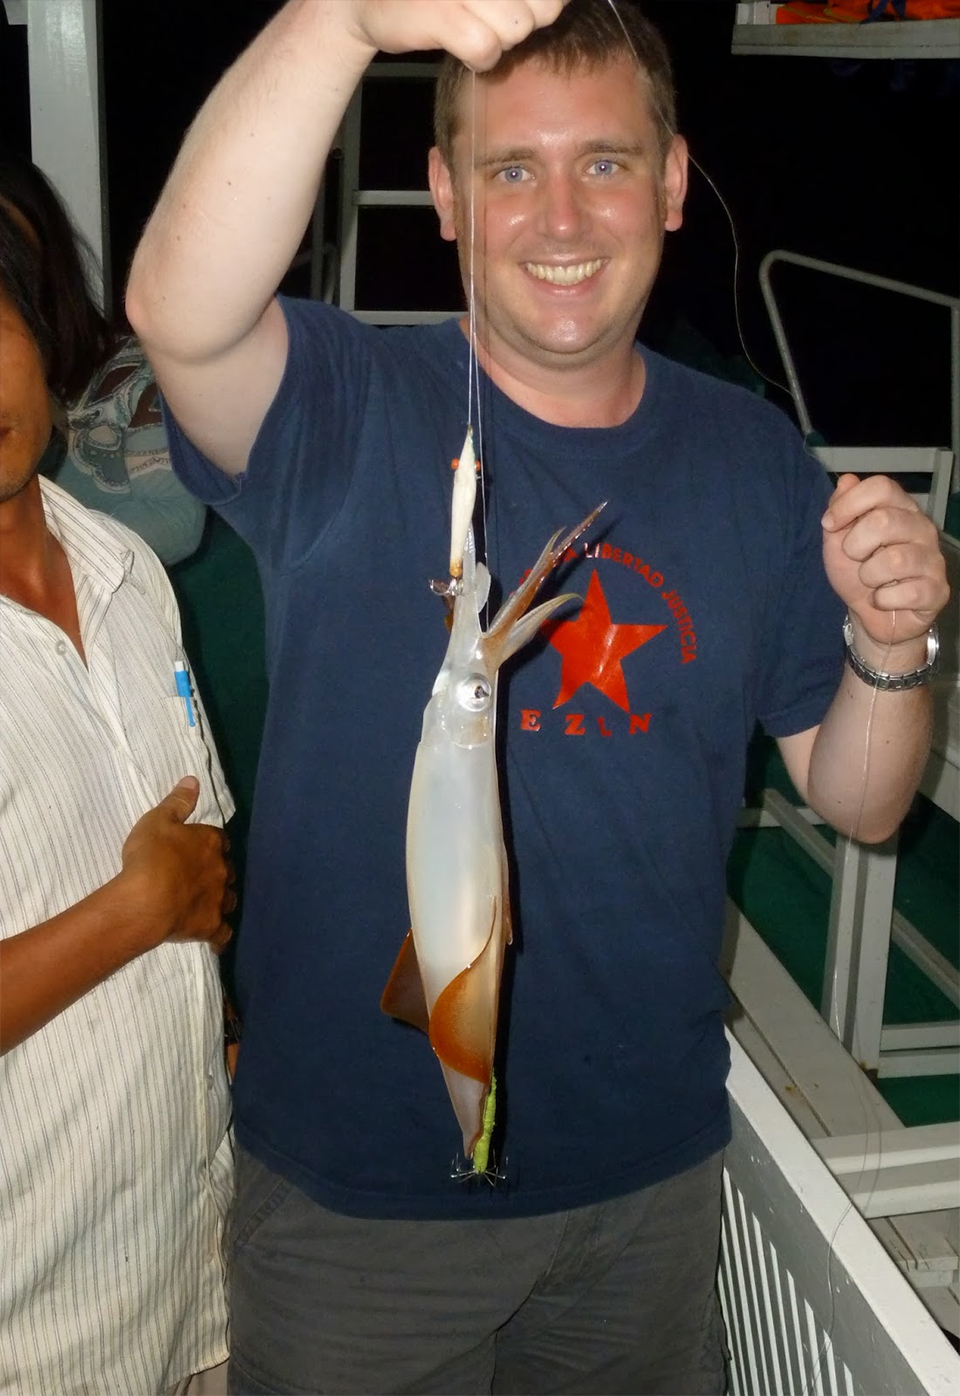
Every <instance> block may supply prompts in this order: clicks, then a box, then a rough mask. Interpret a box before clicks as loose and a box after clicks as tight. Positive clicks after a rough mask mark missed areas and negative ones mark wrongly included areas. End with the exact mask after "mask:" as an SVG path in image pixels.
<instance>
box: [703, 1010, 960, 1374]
mask: <svg viewBox="0 0 960 1396" xmlns="http://www.w3.org/2000/svg"><path fill="white" fill-rule="evenodd" d="M728 1036H729V1035H728ZM729 1040H730V1048H731V1054H732V1061H731V1071H730V1081H729V1090H730V1099H731V1108H732V1112H733V1139H732V1142H731V1144H730V1146H729V1148H728V1150H727V1155H726V1160H725V1170H724V1213H723V1232H722V1244H721V1258H720V1272H719V1289H720V1300H721V1306H722V1308H723V1314H724V1319H725V1322H726V1326H727V1336H728V1344H729V1349H730V1391H731V1393H732V1396H780V1393H785V1396H786V1394H787V1393H789V1396H814V1393H817V1394H818V1396H821V1394H822V1396H834V1394H836V1396H960V1359H958V1357H957V1354H956V1353H955V1352H954V1350H953V1348H952V1347H951V1345H950V1344H949V1343H948V1342H947V1340H946V1338H945V1337H944V1335H943V1333H942V1332H941V1331H940V1329H939V1327H938V1326H937V1324H936V1323H935V1322H934V1320H933V1319H932V1318H931V1316H930V1314H929V1313H928V1312H927V1310H926V1309H925V1308H924V1306H923V1304H921V1302H920V1300H919V1299H918V1298H917V1296H916V1295H915V1294H914V1292H913V1290H912V1289H911V1287H910V1285H909V1284H908V1283H907V1281H906V1280H905V1279H904V1278H903V1276H902V1275H901V1274H900V1272H899V1270H898V1268H897V1266H896V1264H895V1263H894V1261H893V1260H892V1259H891V1258H890V1257H889V1256H888V1255H887V1253H886V1251H885V1250H884V1249H883V1247H882V1246H881V1244H880V1242H879V1241H878V1240H877V1238H876V1237H875V1236H874V1234H873V1232H872V1231H871V1229H870V1227H869V1226H868V1224H867V1223H866V1222H865V1221H864V1220H863V1218H862V1217H861V1216H860V1214H859V1212H858V1211H857V1209H856V1207H855V1205H854V1203H853V1202H852V1201H851V1200H850V1198H849V1197H848V1196H847V1195H846V1193H845V1192H844V1191H843V1189H842V1188H841V1187H840V1185H839V1183H838V1182H837V1181H836V1179H835V1178H834V1177H833V1176H832V1174H831V1172H830V1170H829V1168H828V1167H827V1165H826V1164H825V1163H824V1162H823V1160H822V1159H821V1158H820V1157H819V1155H818V1154H817V1153H816V1151H815V1150H814V1148H813V1147H812V1146H811V1145H810V1144H809V1143H808V1141H807V1140H806V1139H805V1138H804V1136H803V1134H802V1133H801V1131H800V1130H799V1128H798V1127H797V1126H796V1125H795V1124H794V1122H793V1120H792V1119H791V1118H790V1116H789V1114H788V1113H787V1111H786V1109H785V1108H784V1106H783V1105H781V1103H780V1101H779V1100H778V1099H777V1097H776V1095H775V1093H774V1092H773V1090H772V1089H771V1088H770V1087H769V1086H768V1085H767V1083H766V1082H765V1081H764V1079H763V1077H762V1076H761V1075H760V1073H759V1072H758V1071H757V1069H756V1067H755V1066H754V1065H753V1063H752V1062H751V1061H750V1059H749V1057H748V1056H747V1055H746V1053H745V1051H744V1050H743V1048H742V1047H741V1046H740V1045H739V1044H738V1043H737V1042H736V1040H735V1039H733V1038H732V1037H731V1038H730V1039H729ZM869 1162H870V1160H869V1159H867V1160H866V1165H867V1166H869Z"/></svg>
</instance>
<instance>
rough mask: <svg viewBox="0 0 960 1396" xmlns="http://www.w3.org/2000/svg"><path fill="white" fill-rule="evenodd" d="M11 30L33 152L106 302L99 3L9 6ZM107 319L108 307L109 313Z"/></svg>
mask: <svg viewBox="0 0 960 1396" xmlns="http://www.w3.org/2000/svg"><path fill="white" fill-rule="evenodd" d="M6 11H7V19H8V20H9V22H10V23H11V24H26V26H27V62H28V72H29V83H30V131H31V154H32V157H33V161H34V164H36V165H38V166H39V167H40V169H41V170H43V172H44V173H45V174H46V175H48V176H49V178H50V179H51V181H52V182H53V184H54V186H55V187H56V190H57V192H58V194H59V195H60V197H61V198H62V199H63V201H64V203H65V204H66V206H67V208H68V209H69V210H70V216H71V218H72V219H73V221H74V222H75V223H76V224H77V226H78V228H79V229H80V231H81V232H82V233H83V235H84V237H85V238H86V240H87V242H88V243H89V245H90V249H91V251H92V252H93V254H94V257H95V258H96V265H95V266H92V267H90V268H89V272H90V285H91V290H92V291H93V293H94V295H95V296H97V297H98V298H99V299H100V300H101V302H102V300H103V279H102V269H103V267H104V265H105V264H106V260H107V259H108V258H109V255H110V247H109V240H108V231H107V227H108V224H107V211H106V180H105V176H104V170H105V159H104V156H103V147H102V143H101V126H102V112H101V100H100V76H99V75H100V12H99V3H98V0H6ZM105 308H106V309H107V311H108V313H109V307H105Z"/></svg>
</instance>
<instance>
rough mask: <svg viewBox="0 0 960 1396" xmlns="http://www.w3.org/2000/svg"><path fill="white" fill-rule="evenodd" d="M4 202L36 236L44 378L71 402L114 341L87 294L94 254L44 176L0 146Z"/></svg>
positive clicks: (0, 201)
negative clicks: (87, 262)
mask: <svg viewBox="0 0 960 1396" xmlns="http://www.w3.org/2000/svg"><path fill="white" fill-rule="evenodd" d="M4 201H5V202H6V203H7V204H8V205H9V209H12V210H13V211H14V213H19V214H20V215H21V216H22V217H23V218H24V219H26V221H27V223H28V224H29V226H30V228H31V230H32V231H33V233H34V234H35V236H36V241H37V247H36V249H35V252H36V257H37V261H38V269H39V276H40V293H39V295H40V300H39V306H38V309H39V312H40V318H41V320H42V322H43V323H44V325H45V326H46V327H47V338H48V345H49V348H48V352H47V353H45V354H44V361H45V363H46V364H47V381H48V383H49V385H50V388H51V390H52V391H53V392H54V393H55V394H56V395H57V397H59V398H60V399H61V400H62V401H63V402H64V403H70V402H72V401H74V399H75V398H78V397H79V396H80V394H81V393H82V392H83V390H84V389H85V388H86V386H87V384H88V383H89V381H90V379H91V378H92V377H93V374H94V373H95V372H96V370H97V369H98V368H99V367H100V366H101V365H102V364H103V363H105V362H106V360H107V359H108V358H109V357H110V355H111V353H112V352H113V349H114V346H115V343H116V336H115V335H114V333H113V331H112V329H111V327H110V325H109V324H108V322H107V320H106V318H105V317H104V316H103V314H102V313H101V311H100V310H99V308H98V307H97V305H96V303H95V301H94V299H93V297H92V296H91V294H90V287H89V284H88V281H87V274H86V271H85V268H84V257H87V258H89V259H90V261H91V262H92V261H93V254H92V253H91V252H90V249H89V247H88V246H87V243H86V241H85V239H84V238H83V236H82V235H81V234H80V233H79V232H78V231H77V229H76V228H75V227H74V226H73V224H72V223H71V221H70V217H69V215H68V214H67V211H66V209H65V208H64V206H63V204H62V203H61V201H60V199H59V197H58V196H57V194H56V192H55V190H54V188H53V186H52V185H51V183H50V181H49V180H48V179H47V177H46V176H45V175H44V174H43V173H42V172H41V171H40V170H38V169H37V167H36V165H33V164H31V163H30V161H29V160H24V159H23V158H22V157H21V156H19V155H17V154H15V153H14V152H13V151H9V150H0V207H2V205H3V202H4ZM7 211H8V212H9V210H7ZM13 221H14V222H15V221H16V220H15V219H14V220H13ZM11 294H12V293H11ZM24 319H27V316H24ZM27 322H28V324H29V320H27Z"/></svg>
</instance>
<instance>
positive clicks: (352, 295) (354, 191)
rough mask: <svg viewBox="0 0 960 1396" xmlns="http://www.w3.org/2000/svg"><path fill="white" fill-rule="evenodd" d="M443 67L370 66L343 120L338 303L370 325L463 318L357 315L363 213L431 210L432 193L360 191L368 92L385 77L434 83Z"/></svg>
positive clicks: (422, 313)
mask: <svg viewBox="0 0 960 1396" xmlns="http://www.w3.org/2000/svg"><path fill="white" fill-rule="evenodd" d="M439 66H440V64H439V62H433V63H430V62H428V63H389V62H382V63H371V65H370V67H369V68H368V69H367V71H366V72H365V73H364V75H363V82H361V83H360V85H359V86H358V87H357V90H356V91H355V92H354V94H353V97H352V98H351V99H350V105H349V106H348V107H347V111H346V114H345V115H344V118H343V126H342V136H343V142H342V144H343V163H342V167H341V186H340V249H341V251H340V272H339V288H338V298H337V304H338V305H339V306H340V307H341V308H342V309H344V310H349V311H350V312H351V314H353V315H354V316H355V317H356V318H357V319H358V320H363V321H365V322H366V323H367V324H371V325H429V324H436V323H437V322H439V321H441V320H449V319H450V318H451V317H452V316H454V315H459V314H462V311H458V310H357V308H356V288H357V231H358V230H357V222H358V213H359V210H360V209H361V208H390V207H392V208H418V207H430V206H432V203H433V200H432V198H431V196H430V191H429V189H361V188H360V138H361V128H362V123H363V90H364V87H365V85H366V83H368V82H371V81H376V80H377V79H381V78H421V79H422V78H434V77H436V74H437V69H438V68H439Z"/></svg>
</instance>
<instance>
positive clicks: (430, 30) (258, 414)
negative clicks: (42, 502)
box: [127, 0, 565, 474]
mask: <svg viewBox="0 0 960 1396" xmlns="http://www.w3.org/2000/svg"><path fill="white" fill-rule="evenodd" d="M564 3H565V0H288V3H287V4H286V5H285V6H284V7H283V9H282V10H280V11H279V13H278V14H277V15H276V16H275V17H274V18H273V20H272V21H271V22H270V24H268V25H267V27H266V28H265V29H264V30H263V32H262V33H261V34H260V35H259V36H258V37H257V38H256V39H255V40H254V42H253V43H252V44H251V45H250V47H249V48H248V49H247V50H246V51H245V52H244V53H243V54H242V55H241V56H240V58H239V59H238V60H237V62H236V63H235V64H234V65H233V67H232V68H230V69H229V70H228V71H227V72H226V74H225V75H224V77H223V78H222V79H221V80H220V82H219V84H218V85H217V87H216V88H215V89H214V91H213V92H212V94H211V95H210V97H209V98H208V99H207V101H206V103H205V104H204V106H203V107H202V108H201V111H200V113H199V115H198V116H197V118H196V120H195V121H194V123H193V125H192V127H191V128H190V131H189V132H188V134H187V137H186V139H185V141H184V144H183V147H182V149H181V151H180V154H179V156H178V158H177V161H176V164H175V165H174V168H173V171H172V173H171V175H170V178H169V180H168V182H167V185H166V187H165V189H164V191H163V193H162V195H161V197H160V201H159V203H158V204H157V207H156V209H155V210H154V213H153V215H152V217H151V218H150V221H149V223H148V224H147V227H146V230H145V232H144V235H143V239H142V241H141V243H140V246H139V248H138V250H137V253H136V256H135V258H134V261H133V267H132V271H131V275H130V283H129V288H128V292H127V314H128V316H129V319H130V322H131V324H132V325H133V327H134V329H135V330H136V332H137V334H138V335H139V336H140V339H141V341H142V343H143V345H144V348H145V349H146V351H147V354H148V356H149V358H150V360H151V362H152V364H153V368H154V372H155V373H156V375H157V379H158V381H159V383H160V386H161V388H162V389H163V392H164V394H165V395H166V397H167V399H168V401H169V402H170V405H171V407H172V408H173V411H174V412H175V414H176V416H177V418H178V420H179V421H180V423H181V425H182V426H183V428H184V430H185V431H186V432H187V434H188V435H189V436H190V438H191V439H192V440H193V441H194V443H195V444H196V445H198V446H199V447H200V448H201V449H202V450H203V451H204V452H205V453H206V454H207V455H208V456H209V457H210V459H211V460H212V461H214V463H215V464H216V465H218V466H219V467H220V468H221V469H222V470H225V471H227V472H228V473H230V474H237V473H239V472H241V471H242V470H243V469H244V468H245V466H246V462H247V458H248V456H249V453H250V448H251V446H252V445H253V441H254V439H255V437H256V434H257V431H258V429H259V427H260V424H261V422H262V421H263V418H264V415H265V413H266V411H267V408H268V407H269V405H270V403H271V401H272V400H273V397H274V395H275V393H276V390H277V387H278V386H279V383H280V379H281V377H282V374H283V369H284V364H285V362H286V349H287V341H286V326H285V322H284V320H283V316H282V314H281V312H280V310H279V308H278V306H277V305H276V303H275V301H274V292H275V290H276V287H277V286H278V284H279V283H280V281H281V279H282V277H283V276H284V274H285V273H286V271H287V269H288V267H289V265H290V263H291V261H292V260H293V257H294V254H295V252H296V250H297V247H298V246H299V244H300V241H301V238H302V237H303V233H304V230H305V228H306V226H307V224H308V222H309V219H310V217H311V214H312V212H313V207H314V204H315V202H316V196H317V191H318V189H319V186H320V181H321V178H322V176H323V171H324V166H325V163H326V159H327V155H328V153H329V151H330V147H331V145H332V143H333V140H334V137H335V135H336V132H337V129H338V127H339V125H340V121H341V119H342V117H343V113H344V111H345V110H346V107H347V103H348V102H349V100H350V97H351V95H352V93H353V91H354V89H355V87H356V85H357V83H358V82H359V81H360V78H361V76H362V74H363V71H364V69H365V68H366V66H367V64H368V63H369V62H370V60H371V58H372V57H373V56H374V54H375V53H376V52H377V50H378V49H383V50H385V51H388V52H391V53H402V52H409V51H414V50H420V49H439V48H445V49H447V50H449V51H450V52H452V53H454V54H456V55H457V57H459V58H461V59H462V60H463V61H464V62H465V63H468V64H469V65H470V66H471V67H474V68H477V69H480V70H486V69H487V68H490V67H492V66H493V65H494V64H495V63H496V61H497V59H498V58H499V57H500V54H501V53H502V52H503V50H504V49H506V48H510V47H512V46H513V45H514V44H517V43H519V42H520V41H521V40H522V39H524V38H526V36H527V35H528V34H529V33H530V32H531V31H532V30H533V29H534V28H536V27H538V26H541V25H545V24H549V23H551V22H552V21H553V20H554V19H555V18H556V16H557V15H558V14H559V12H560V10H561V9H562V8H563V4H564Z"/></svg>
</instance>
